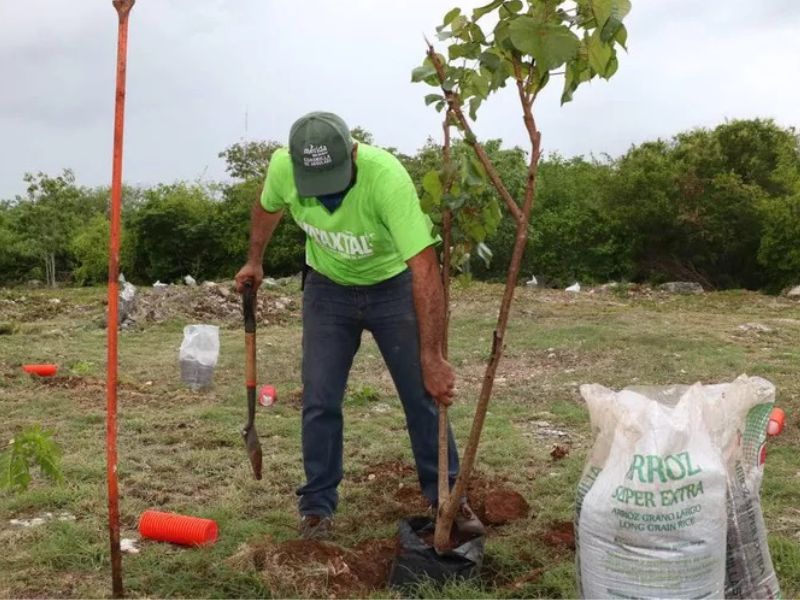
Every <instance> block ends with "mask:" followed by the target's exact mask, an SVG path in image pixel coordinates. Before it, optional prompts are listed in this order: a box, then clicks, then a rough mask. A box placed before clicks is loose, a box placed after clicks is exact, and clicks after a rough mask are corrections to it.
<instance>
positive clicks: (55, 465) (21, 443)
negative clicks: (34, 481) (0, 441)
mask: <svg viewBox="0 0 800 600" xmlns="http://www.w3.org/2000/svg"><path fill="white" fill-rule="evenodd" d="M60 458H61V450H60V448H59V447H58V444H56V442H55V441H54V440H53V434H52V432H50V431H45V430H43V429H42V428H41V427H39V426H38V425H34V426H33V427H27V428H25V429H24V430H23V431H22V432H21V433H20V434H19V435H18V436H16V437H15V438H14V439H12V440H11V441H10V442H9V444H8V446H7V447H6V449H5V450H4V451H3V452H2V453H0V489H2V490H12V491H18V492H23V491H25V490H26V489H27V488H28V484H29V483H30V482H31V469H32V468H33V467H35V466H37V465H38V467H39V470H40V471H41V473H42V474H43V475H45V476H46V477H48V478H49V479H51V480H52V481H61V479H62V475H61V469H60V467H59V460H60Z"/></svg>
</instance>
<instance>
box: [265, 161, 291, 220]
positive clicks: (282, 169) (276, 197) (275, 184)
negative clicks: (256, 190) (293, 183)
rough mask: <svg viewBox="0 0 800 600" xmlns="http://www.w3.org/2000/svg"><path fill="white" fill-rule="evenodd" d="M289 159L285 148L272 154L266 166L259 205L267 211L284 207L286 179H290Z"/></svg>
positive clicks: (279, 209) (275, 210) (274, 210)
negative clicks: (265, 175)
mask: <svg viewBox="0 0 800 600" xmlns="http://www.w3.org/2000/svg"><path fill="white" fill-rule="evenodd" d="M290 162H291V159H290V158H289V153H288V151H286V149H284V148H282V149H280V150H277V151H276V152H275V154H273V155H272V160H270V161H269V167H268V168H267V177H266V179H265V180H264V187H263V189H262V190H261V206H262V207H263V208H264V210H266V211H267V212H273V213H274V212H279V211H281V210H283V209H284V208H286V205H287V201H286V192H285V189H286V185H285V184H286V180H287V178H288V179H291V177H292V174H291V164H290Z"/></svg>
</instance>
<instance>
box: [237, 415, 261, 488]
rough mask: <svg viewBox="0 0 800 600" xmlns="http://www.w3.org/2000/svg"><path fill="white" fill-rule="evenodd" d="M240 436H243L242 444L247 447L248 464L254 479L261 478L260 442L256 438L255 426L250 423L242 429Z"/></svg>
mask: <svg viewBox="0 0 800 600" xmlns="http://www.w3.org/2000/svg"><path fill="white" fill-rule="evenodd" d="M242 437H243V438H244V445H245V447H246V448H247V456H248V458H249V459H250V466H252V467H253V475H254V476H255V478H256V479H258V480H260V479H261V461H262V454H261V442H260V441H259V440H258V434H257V433H256V427H255V425H254V424H251V425H250V427H245V428H244V429H242Z"/></svg>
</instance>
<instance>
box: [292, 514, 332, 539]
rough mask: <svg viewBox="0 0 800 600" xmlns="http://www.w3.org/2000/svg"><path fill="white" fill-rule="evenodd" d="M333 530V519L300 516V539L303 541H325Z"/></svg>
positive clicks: (318, 516) (317, 516)
mask: <svg viewBox="0 0 800 600" xmlns="http://www.w3.org/2000/svg"><path fill="white" fill-rule="evenodd" d="M331 529H333V519H331V518H330V517H323V516H322V515H301V517H300V537H301V538H302V539H304V540H327V539H328V538H329V537H330V535H331Z"/></svg>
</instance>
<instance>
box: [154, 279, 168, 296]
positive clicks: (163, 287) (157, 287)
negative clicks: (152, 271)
mask: <svg viewBox="0 0 800 600" xmlns="http://www.w3.org/2000/svg"><path fill="white" fill-rule="evenodd" d="M168 287H169V286H168V285H167V284H166V283H161V282H160V281H156V282H155V283H154V284H153V291H154V292H156V293H157V294H163V293H164V292H165V291H167V288H168Z"/></svg>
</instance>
